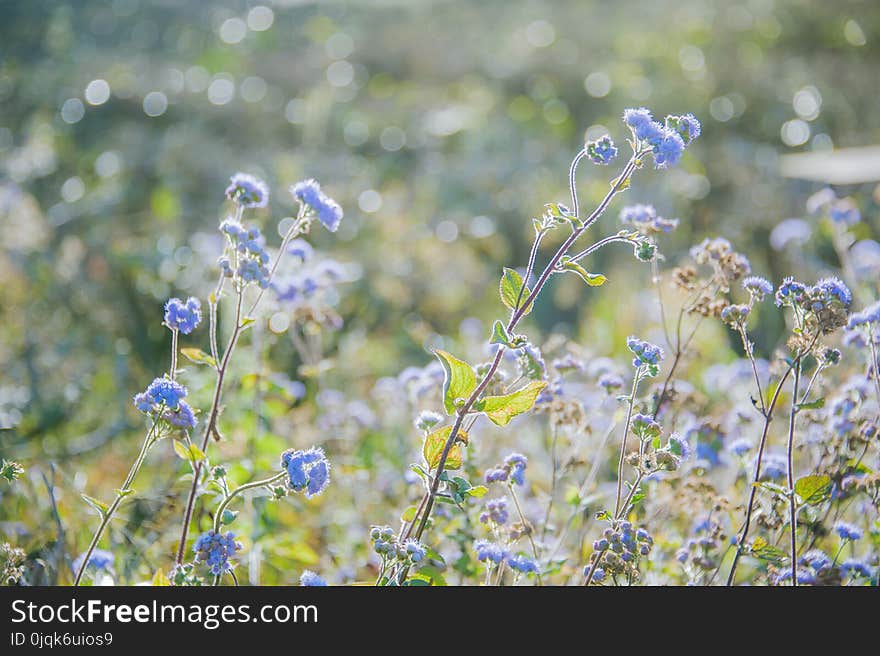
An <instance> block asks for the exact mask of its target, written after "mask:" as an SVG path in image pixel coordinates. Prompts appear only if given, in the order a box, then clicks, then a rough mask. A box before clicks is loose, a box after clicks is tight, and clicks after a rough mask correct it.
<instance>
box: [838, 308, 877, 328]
mask: <svg viewBox="0 0 880 656" xmlns="http://www.w3.org/2000/svg"><path fill="white" fill-rule="evenodd" d="M878 323H880V301H878V302H877V303H874V304H872V305H869V306H868V307H866V308H865V309H864V310H862V311H861V312H853V313H852V314H851V315H850V316H849V321H848V322H847V324H846V327H847V328H849V329H850V330H852V329H854V328H860V327H862V326H870V324H878Z"/></svg>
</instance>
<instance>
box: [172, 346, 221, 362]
mask: <svg viewBox="0 0 880 656" xmlns="http://www.w3.org/2000/svg"><path fill="white" fill-rule="evenodd" d="M180 354H181V355H182V356H183V357H185V358H186V359H187V360H189V361H190V362H195V363H196V364H208V365H211V366H212V367H216V366H217V361H216V360H215V359H214V358H213V357H211V356H210V355H208V354H207V353H205V352H204V351H203V350H202V349H198V348H182V349H180Z"/></svg>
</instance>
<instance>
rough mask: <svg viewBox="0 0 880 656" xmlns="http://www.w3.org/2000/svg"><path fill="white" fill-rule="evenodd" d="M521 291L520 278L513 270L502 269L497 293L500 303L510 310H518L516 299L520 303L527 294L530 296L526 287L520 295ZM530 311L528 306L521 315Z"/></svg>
mask: <svg viewBox="0 0 880 656" xmlns="http://www.w3.org/2000/svg"><path fill="white" fill-rule="evenodd" d="M521 289H523V279H522V276H521V275H519V273H517V272H516V271H515V270H514V269H509V268H507V267H504V273H503V274H501V282H500V283H499V285H498V291H499V292H500V294H501V301H502V302H503V303H504V305H506V306H507V307H508V308H510V309H511V310H516V309H517V308H518V304H517V299H519V300H520V302H522V301H524V300H525V299H527V298H528V297H529V294H531V292H530V291H529V288H528V287H526V288H525V289H523V291H522V294H520V290H521ZM531 311H532V306H531V305H529V307H528V308H526V310H525V312H523V315H526V314H528V313H529V312H531Z"/></svg>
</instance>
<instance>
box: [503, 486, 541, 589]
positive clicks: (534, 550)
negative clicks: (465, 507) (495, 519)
mask: <svg viewBox="0 0 880 656" xmlns="http://www.w3.org/2000/svg"><path fill="white" fill-rule="evenodd" d="M510 498H511V499H513V505H514V506H516V514H517V515H519V521H520V523H521V524H522V525H523V529H525V531H526V535H527V536H528V538H529V544H530V545H531V546H532V556H534V558H535V565H537V566H538V571H537V575H538V585H539V586H540V585H544V583H543V581H541V565H540V558H539V557H538V547H537V546H536V545H535V539H534V538H533V537H532V526H531V524H529V522H528V520H527V519H526V516H525V515H524V514H523V511H522V508H521V507H520V505H519V498H518V497H517V496H516V488H515V486H514V484H513V483H511V485H510Z"/></svg>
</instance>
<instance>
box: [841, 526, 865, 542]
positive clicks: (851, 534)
mask: <svg viewBox="0 0 880 656" xmlns="http://www.w3.org/2000/svg"><path fill="white" fill-rule="evenodd" d="M834 532H835V533H837V535H838V536H839V537H840V539H841V540H852V541H853V542H856V541H858V540H861V539H862V529H860V528H859V527H858V526H853V525H852V524H848V523H847V522H837V523H836V524H835V525H834Z"/></svg>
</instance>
